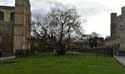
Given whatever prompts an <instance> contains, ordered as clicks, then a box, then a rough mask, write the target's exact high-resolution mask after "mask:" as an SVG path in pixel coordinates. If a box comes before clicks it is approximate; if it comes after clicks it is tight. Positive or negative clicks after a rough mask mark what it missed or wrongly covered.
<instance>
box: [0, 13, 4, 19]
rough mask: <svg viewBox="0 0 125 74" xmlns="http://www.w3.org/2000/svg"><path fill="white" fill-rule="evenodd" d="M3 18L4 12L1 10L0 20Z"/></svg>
mask: <svg viewBox="0 0 125 74" xmlns="http://www.w3.org/2000/svg"><path fill="white" fill-rule="evenodd" d="M3 20H4V13H3V12H2V11H0V21H3Z"/></svg>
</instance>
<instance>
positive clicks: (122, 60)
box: [115, 56, 125, 66]
mask: <svg viewBox="0 0 125 74" xmlns="http://www.w3.org/2000/svg"><path fill="white" fill-rule="evenodd" d="M115 58H116V60H117V61H118V62H119V63H120V64H122V65H123V66H125V56H115Z"/></svg>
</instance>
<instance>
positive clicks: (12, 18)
mask: <svg viewBox="0 0 125 74" xmlns="http://www.w3.org/2000/svg"><path fill="white" fill-rule="evenodd" d="M10 20H11V21H14V12H11V13H10Z"/></svg>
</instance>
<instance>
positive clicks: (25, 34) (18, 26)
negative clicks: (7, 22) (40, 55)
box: [14, 0, 31, 53]
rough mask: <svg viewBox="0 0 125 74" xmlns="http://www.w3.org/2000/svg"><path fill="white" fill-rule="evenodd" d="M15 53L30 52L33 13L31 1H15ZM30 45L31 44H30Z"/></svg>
mask: <svg viewBox="0 0 125 74" xmlns="http://www.w3.org/2000/svg"><path fill="white" fill-rule="evenodd" d="M14 23H15V24H14V53H16V52H17V53H22V52H23V51H25V50H30V48H28V47H27V45H28V44H27V41H28V40H30V39H29V38H30V26H31V12H30V3H29V0H15V22H14ZM29 45H30V43H29Z"/></svg>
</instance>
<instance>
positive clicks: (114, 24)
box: [111, 13, 118, 39]
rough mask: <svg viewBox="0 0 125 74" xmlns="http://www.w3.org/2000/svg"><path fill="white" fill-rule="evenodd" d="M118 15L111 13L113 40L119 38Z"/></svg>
mask: <svg viewBox="0 0 125 74" xmlns="http://www.w3.org/2000/svg"><path fill="white" fill-rule="evenodd" d="M117 26H118V25H117V13H111V38H112V39H116V38H117V30H118V27H117Z"/></svg>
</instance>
